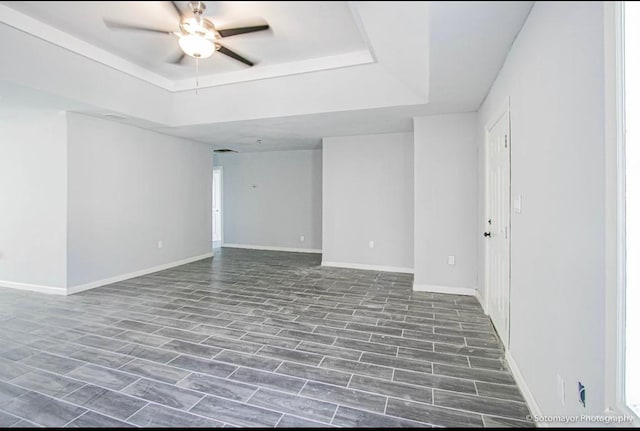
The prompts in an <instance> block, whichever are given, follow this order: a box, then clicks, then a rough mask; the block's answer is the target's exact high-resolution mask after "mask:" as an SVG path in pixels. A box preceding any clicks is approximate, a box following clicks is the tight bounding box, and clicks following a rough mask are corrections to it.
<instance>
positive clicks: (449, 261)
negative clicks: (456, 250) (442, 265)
mask: <svg viewBox="0 0 640 431" xmlns="http://www.w3.org/2000/svg"><path fill="white" fill-rule="evenodd" d="M447 262H448V263H449V265H455V264H456V257H455V256H449V259H448V260H447Z"/></svg>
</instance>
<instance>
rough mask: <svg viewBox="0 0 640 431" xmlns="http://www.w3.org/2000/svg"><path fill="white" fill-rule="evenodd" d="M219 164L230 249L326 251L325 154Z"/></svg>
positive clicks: (236, 157)
mask: <svg viewBox="0 0 640 431" xmlns="http://www.w3.org/2000/svg"><path fill="white" fill-rule="evenodd" d="M215 164H216V165H217V166H222V186H223V192H222V195H223V203H222V211H223V222H222V223H223V231H224V234H223V241H224V243H225V244H239V245H248V246H262V247H279V248H295V249H304V250H320V249H322V153H321V151H320V150H299V151H270V152H256V153H234V154H216V155H215ZM301 236H304V241H300V237H301Z"/></svg>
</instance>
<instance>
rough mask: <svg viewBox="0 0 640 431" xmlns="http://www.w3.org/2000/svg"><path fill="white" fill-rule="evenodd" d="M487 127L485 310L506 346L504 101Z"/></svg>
mask: <svg viewBox="0 0 640 431" xmlns="http://www.w3.org/2000/svg"><path fill="white" fill-rule="evenodd" d="M494 118H495V121H492V122H490V123H489V124H488V125H487V126H488V127H487V128H486V139H485V175H486V178H485V181H486V182H485V193H486V196H485V232H484V240H485V244H486V245H485V288H486V295H487V298H486V301H487V307H486V310H487V313H488V314H489V317H491V320H492V322H493V325H494V326H495V328H496V331H497V332H498V335H499V336H500V339H501V340H502V343H503V344H504V346H505V347H508V346H509V321H510V294H511V130H510V116H509V104H508V103H507V104H506V106H504V107H503V108H502V109H501V110H500V112H498V113H497V115H496V116H495V117H494Z"/></svg>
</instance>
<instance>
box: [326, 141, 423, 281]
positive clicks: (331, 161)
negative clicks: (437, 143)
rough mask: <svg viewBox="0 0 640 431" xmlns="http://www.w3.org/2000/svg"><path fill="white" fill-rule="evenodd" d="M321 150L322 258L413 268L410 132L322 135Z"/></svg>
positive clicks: (396, 268) (347, 263)
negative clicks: (371, 243) (373, 245)
mask: <svg viewBox="0 0 640 431" xmlns="http://www.w3.org/2000/svg"><path fill="white" fill-rule="evenodd" d="M322 156H323V157H322V202H323V207H322V245H323V248H322V252H323V256H322V261H323V264H327V265H332V266H335V265H336V264H337V265H342V266H351V267H364V268H366V267H372V269H373V268H385V269H387V270H392V271H405V272H411V271H412V270H413V135H412V134H411V133H394V134H382V135H360V136H345V137H336V138H324V139H323V140H322ZM369 241H374V242H375V247H374V248H369Z"/></svg>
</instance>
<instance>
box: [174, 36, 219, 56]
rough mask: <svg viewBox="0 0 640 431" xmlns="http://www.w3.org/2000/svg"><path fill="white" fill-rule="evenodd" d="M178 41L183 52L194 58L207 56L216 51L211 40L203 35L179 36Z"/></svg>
mask: <svg viewBox="0 0 640 431" xmlns="http://www.w3.org/2000/svg"><path fill="white" fill-rule="evenodd" d="M178 43H179V44H180V48H182V50H183V51H184V53H185V54H187V55H189V56H191V57H194V58H208V57H211V56H212V55H213V53H214V52H216V46H215V44H214V43H213V41H212V40H209V39H207V38H206V37H204V36H198V35H195V34H188V35H184V36H180V40H179V41H178Z"/></svg>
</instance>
